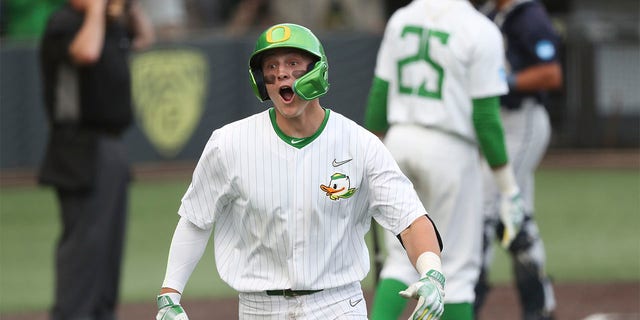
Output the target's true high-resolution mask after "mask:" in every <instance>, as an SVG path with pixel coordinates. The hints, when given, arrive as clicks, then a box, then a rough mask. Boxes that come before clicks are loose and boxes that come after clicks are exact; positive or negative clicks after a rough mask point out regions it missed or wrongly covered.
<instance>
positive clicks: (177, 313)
mask: <svg viewBox="0 0 640 320" xmlns="http://www.w3.org/2000/svg"><path fill="white" fill-rule="evenodd" d="M156 320H189V317H187V313H186V312H184V309H182V306H181V305H180V294H179V293H165V294H161V295H159V296H158V314H157V315H156Z"/></svg>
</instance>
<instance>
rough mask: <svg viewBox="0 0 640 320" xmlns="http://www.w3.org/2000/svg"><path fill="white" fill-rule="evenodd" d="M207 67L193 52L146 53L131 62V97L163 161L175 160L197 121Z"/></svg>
mask: <svg viewBox="0 0 640 320" xmlns="http://www.w3.org/2000/svg"><path fill="white" fill-rule="evenodd" d="M208 70H209V69H208V63H207V59H206V57H205V55H204V54H202V53H201V52H200V51H197V50H196V49H191V48H187V49H184V48H180V49H166V50H155V51H148V52H145V53H141V54H137V55H135V56H134V57H133V59H132V61H131V77H132V80H131V81H132V95H133V101H134V104H135V110H136V116H137V120H138V123H139V125H140V127H141V128H142V131H143V132H144V133H145V135H146V136H147V138H148V139H149V141H151V143H152V145H153V146H154V147H155V148H156V150H157V151H158V153H160V154H161V155H162V156H164V157H166V158H172V157H175V156H176V155H177V154H178V153H179V152H180V150H182V148H183V147H184V145H185V143H186V142H187V141H188V140H189V138H191V135H192V134H193V131H194V129H195V128H196V127H197V125H198V123H199V121H200V115H201V114H202V111H203V105H204V101H205V98H206V88H207V87H208V84H207V82H208Z"/></svg>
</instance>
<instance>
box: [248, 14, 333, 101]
mask: <svg viewBox="0 0 640 320" xmlns="http://www.w3.org/2000/svg"><path fill="white" fill-rule="evenodd" d="M275 48H296V49H300V50H303V51H306V52H308V53H310V54H311V55H313V56H314V57H316V58H317V61H316V63H315V64H311V65H309V69H308V71H307V73H305V74H304V75H303V76H302V77H300V78H298V79H297V80H296V81H295V82H294V83H293V91H294V92H295V93H296V94H297V95H298V96H300V97H301V98H302V99H305V100H313V99H315V98H317V97H319V96H321V95H323V94H325V93H327V91H328V90H329V80H328V69H329V64H328V63H327V56H326V55H325V54H324V49H323V48H322V44H321V43H320V40H318V38H317V37H316V36H315V35H314V34H313V33H312V32H311V30H309V29H307V28H305V27H303V26H300V25H297V24H292V23H283V24H277V25H275V26H272V27H270V28H269V29H267V30H266V31H265V32H263V33H262V34H261V35H260V37H259V38H258V41H257V42H256V47H255V49H254V50H253V54H252V55H251V58H250V59H249V74H250V75H251V85H252V87H253V91H254V93H255V94H256V97H258V99H259V100H260V101H265V100H269V95H268V94H267V88H266V87H265V84H264V76H263V74H262V53H264V52H265V51H267V50H271V49H275Z"/></svg>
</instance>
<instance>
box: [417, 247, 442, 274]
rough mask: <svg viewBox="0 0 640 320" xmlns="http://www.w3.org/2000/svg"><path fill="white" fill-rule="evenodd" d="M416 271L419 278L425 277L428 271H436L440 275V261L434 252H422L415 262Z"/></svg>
mask: <svg viewBox="0 0 640 320" xmlns="http://www.w3.org/2000/svg"><path fill="white" fill-rule="evenodd" d="M416 270H418V273H419V274H420V277H424V276H425V275H427V272H429V270H436V271H438V272H439V273H442V261H441V260H440V257H439V256H438V255H437V254H435V253H434V252H431V251H426V252H423V253H422V254H420V256H418V259H417V260H416Z"/></svg>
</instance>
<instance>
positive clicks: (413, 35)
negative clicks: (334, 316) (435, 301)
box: [365, 0, 523, 320]
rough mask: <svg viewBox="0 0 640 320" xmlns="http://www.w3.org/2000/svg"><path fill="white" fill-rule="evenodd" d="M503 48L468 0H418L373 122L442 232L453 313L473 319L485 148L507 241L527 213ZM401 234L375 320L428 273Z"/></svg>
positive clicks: (370, 113)
mask: <svg viewBox="0 0 640 320" xmlns="http://www.w3.org/2000/svg"><path fill="white" fill-rule="evenodd" d="M502 48H503V47H502V37H501V35H500V31H499V30H498V28H497V27H496V26H495V25H494V24H493V23H492V22H491V21H490V20H488V19H487V18H486V17H484V16H483V15H482V14H480V13H479V12H478V11H476V9H475V8H474V7H473V6H472V5H471V4H470V3H469V2H468V1H465V0H414V1H412V2H411V3H409V4H408V5H407V6H405V7H403V8H400V9H398V10H397V11H396V12H395V13H394V14H393V16H392V17H391V18H390V20H389V21H388V23H387V27H386V30H385V33H384V36H383V40H382V43H381V45H380V49H379V52H378V57H377V63H376V68H375V77H374V80H373V84H372V88H371V91H370V96H369V103H368V107H367V112H366V119H365V126H366V127H367V128H368V129H370V130H371V131H373V132H375V133H376V134H378V135H379V136H380V137H383V139H384V143H385V145H386V146H387V147H388V148H389V150H390V152H391V154H392V155H393V156H394V158H395V159H396V161H397V162H398V164H399V166H400V168H401V170H402V171H403V172H404V173H405V174H406V175H407V176H408V177H409V179H411V181H412V182H413V184H414V185H415V189H416V191H417V193H418V195H419V196H420V199H421V200H422V202H423V203H424V204H425V206H426V208H427V210H428V211H429V213H430V214H431V217H432V218H433V221H434V222H435V223H436V225H438V228H439V230H440V231H441V234H442V239H443V243H444V248H445V250H444V251H443V252H442V270H443V273H444V276H445V277H446V278H447V287H446V289H445V300H444V303H445V308H444V315H443V317H442V318H443V319H455V320H469V319H473V302H474V285H475V282H476V280H477V279H478V275H479V273H480V265H481V251H482V217H483V216H482V203H483V192H482V167H481V157H480V152H478V149H480V150H481V152H482V153H483V154H484V156H485V158H486V160H487V162H488V164H489V165H490V166H491V168H492V172H493V177H494V180H495V181H496V183H497V185H498V186H499V190H500V191H501V199H502V202H501V203H502V206H501V214H500V216H501V219H502V222H503V223H504V225H505V227H506V228H505V229H504V231H505V232H504V233H503V234H502V235H501V239H502V243H503V245H505V246H508V245H509V244H510V242H511V241H512V239H513V237H514V236H515V234H516V233H517V232H518V231H519V229H520V225H521V223H522V219H523V208H522V203H521V200H520V191H519V188H518V185H517V184H516V182H515V178H514V174H513V170H512V169H511V166H510V164H509V161H508V157H507V153H506V149H505V141H504V133H503V129H502V123H501V121H500V117H499V96H500V95H502V94H504V93H506V92H507V83H506V78H505V70H504V52H503V49H502ZM393 238H394V237H393V235H390V234H387V233H385V245H386V248H387V252H388V257H387V259H386V261H385V263H384V266H383V268H382V271H381V274H380V279H381V281H380V283H379V284H378V287H377V289H376V294H375V299H374V303H373V309H372V319H374V320H381V319H394V320H395V319H398V316H400V315H401V314H402V312H403V310H404V308H405V305H406V300H404V299H402V297H400V296H399V295H398V292H400V293H401V294H402V292H403V291H402V290H404V289H405V288H407V286H408V285H409V284H411V283H413V282H415V281H416V280H417V279H419V277H420V274H418V273H416V272H415V271H413V268H411V264H410V263H409V261H410V260H409V259H407V256H406V254H405V253H404V250H402V247H401V246H399V245H398V243H397V242H396V241H394V239H393ZM409 288H411V287H410V286H409Z"/></svg>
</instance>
